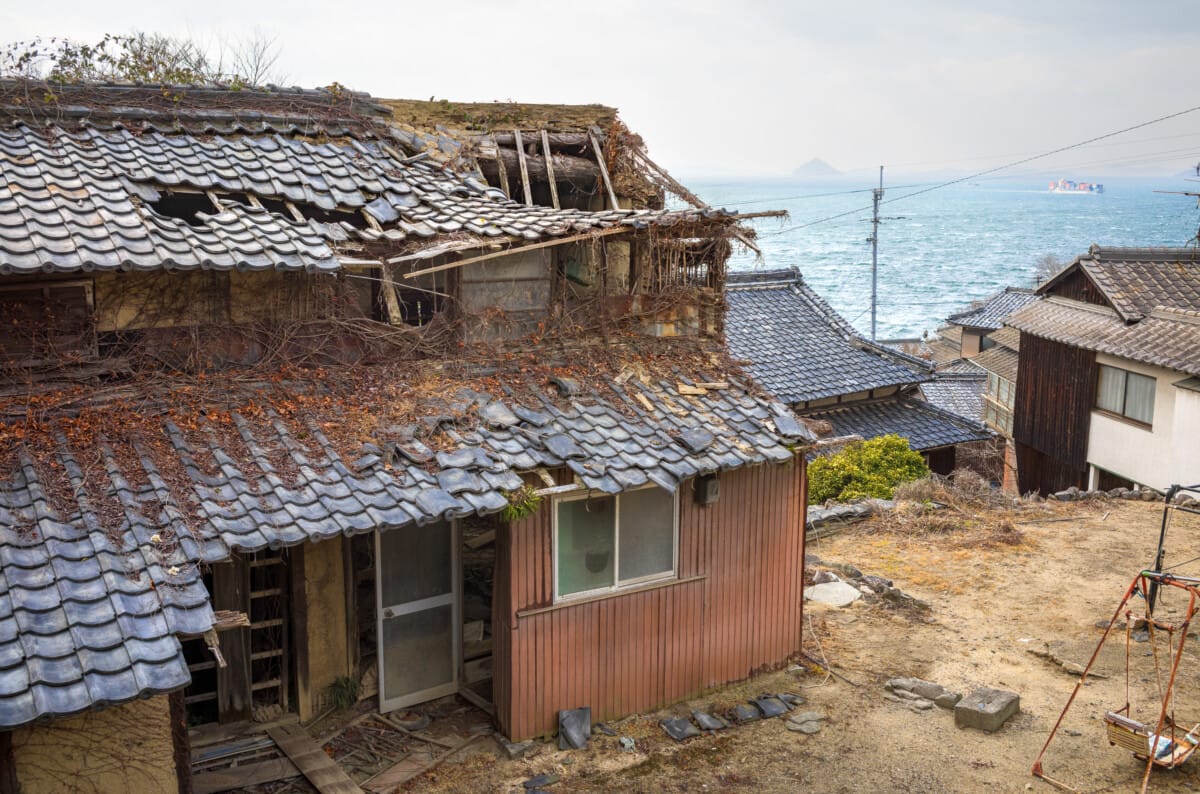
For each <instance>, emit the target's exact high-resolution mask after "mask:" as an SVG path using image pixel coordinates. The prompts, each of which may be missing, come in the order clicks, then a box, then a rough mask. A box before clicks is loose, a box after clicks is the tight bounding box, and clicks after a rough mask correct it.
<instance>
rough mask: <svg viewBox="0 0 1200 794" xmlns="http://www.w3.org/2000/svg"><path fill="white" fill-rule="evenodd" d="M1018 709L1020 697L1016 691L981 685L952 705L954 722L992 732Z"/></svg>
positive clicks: (963, 726)
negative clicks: (981, 686)
mask: <svg viewBox="0 0 1200 794" xmlns="http://www.w3.org/2000/svg"><path fill="white" fill-rule="evenodd" d="M1020 710H1021V697H1020V696H1019V695H1018V694H1017V693H1016V692H1009V691H1007V690H1003V689H991V688H989V687H983V688H981V689H976V690H975V691H973V692H971V694H969V695H967V696H966V697H965V698H963V699H962V700H960V701H959V702H958V704H957V705H956V706H955V707H954V724H955V725H957V726H958V727H960V728H978V729H979V730H981V731H986V732H987V733H992V732H994V731H998V730H1000V728H1001V726H1003V725H1004V723H1005V722H1007V721H1008V719H1009V717H1011V716H1013V715H1014V714H1016V713H1017V712H1018V711H1020Z"/></svg>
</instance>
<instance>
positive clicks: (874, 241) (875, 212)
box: [871, 166, 883, 342]
mask: <svg viewBox="0 0 1200 794" xmlns="http://www.w3.org/2000/svg"><path fill="white" fill-rule="evenodd" d="M871 194H872V196H873V200H872V202H871V204H872V205H873V209H872V211H871V341H872V342H874V341H875V306H876V298H877V296H878V288H879V202H880V201H881V200H882V199H883V166H879V187H877V188H875V189H874V190H872V191H871Z"/></svg>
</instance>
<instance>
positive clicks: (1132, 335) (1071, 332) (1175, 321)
mask: <svg viewBox="0 0 1200 794" xmlns="http://www.w3.org/2000/svg"><path fill="white" fill-rule="evenodd" d="M1008 324H1009V325H1011V326H1012V327H1013V328H1016V329H1018V330H1019V331H1022V332H1024V333H1028V334H1032V335H1034V336H1038V337H1042V338H1045V339H1050V340H1053V341H1055V342H1061V343H1063V344H1067V345H1073V346H1075V347H1081V348H1084V349H1085V350H1095V351H1097V352H1100V353H1108V354H1110V355H1113V356H1118V357H1120V358H1128V359H1131V360H1133V361H1140V362H1142V363H1144V364H1152V365H1155V366H1160V367H1166V368H1168V369H1174V370H1178V371H1180V372H1186V373H1188V374H1189V375H1200V311H1180V310H1174V309H1153V310H1151V311H1150V312H1149V314H1148V315H1147V316H1146V317H1145V319H1143V320H1141V321H1139V322H1136V323H1133V324H1126V323H1125V322H1123V321H1122V320H1121V318H1120V317H1119V316H1118V315H1117V313H1116V312H1115V311H1113V310H1112V309H1109V308H1108V307H1106V306H1094V305H1092V304H1086V303H1080V302H1078V301H1072V300H1066V299H1063V298H1057V297H1050V298H1047V299H1046V300H1043V301H1039V302H1038V303H1036V304H1033V305H1031V306H1027V307H1025V308H1024V309H1022V310H1021V311H1019V312H1016V313H1015V314H1013V315H1012V316H1010V317H1009V318H1008Z"/></svg>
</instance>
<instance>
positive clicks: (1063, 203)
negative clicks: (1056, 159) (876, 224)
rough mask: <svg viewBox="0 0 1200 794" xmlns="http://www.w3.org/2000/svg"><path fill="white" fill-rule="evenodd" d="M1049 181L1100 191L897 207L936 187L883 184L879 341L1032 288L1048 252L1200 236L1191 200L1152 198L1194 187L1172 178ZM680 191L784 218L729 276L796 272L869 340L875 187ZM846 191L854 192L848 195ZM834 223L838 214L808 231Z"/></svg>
mask: <svg viewBox="0 0 1200 794" xmlns="http://www.w3.org/2000/svg"><path fill="white" fill-rule="evenodd" d="M1058 176H1065V177H1066V178H1068V179H1075V180H1077V181H1079V180H1088V181H1098V182H1103V184H1104V193H1102V194H1098V195H1090V194H1062V193H1050V192H1049V191H1048V190H1047V184H1048V182H1049V181H1050V179H1049V177H1048V176H1047V177H1040V176H1036V177H1029V178H1021V179H1016V178H1006V179H1002V180H985V181H978V182H964V183H962V184H958V185H953V186H950V187H945V188H941V189H937V190H932V191H929V192H924V193H921V194H920V195H914V196H912V197H911V198H904V196H906V195H907V194H910V193H917V192H918V191H922V190H925V189H927V188H928V187H931V186H933V185H936V184H938V182H937V181H936V180H920V179H907V180H905V179H900V178H898V180H897V181H898V182H899V183H901V184H898V185H897V186H895V187H891V186H889V185H888V184H887V182H886V181H885V183H884V191H885V192H884V197H883V198H884V203H883V204H882V205H881V208H880V215H881V216H882V217H883V218H885V219H886V220H884V222H883V223H882V224H881V225H880V231H879V276H878V278H879V282H878V311H877V321H876V322H877V327H876V334H877V337H878V338H880V339H896V338H905V337H908V338H911V337H916V336H920V335H921V334H922V333H923V332H925V331H932V330H933V329H934V328H936V327H937V326H938V325H940V324H941V322H942V320H944V319H945V318H946V317H947V316H948V315H950V314H953V313H954V312H956V311H958V310H960V309H962V308H963V307H965V306H966V305H967V304H969V303H970V302H971V301H973V300H977V299H979V298H985V297H987V296H988V295H991V294H992V293H994V292H996V291H998V290H1001V289H1003V288H1004V287H1006V286H1020V287H1031V286H1035V285H1036V271H1037V263H1038V260H1039V259H1041V258H1043V257H1044V256H1046V255H1047V254H1049V255H1052V256H1054V257H1055V258H1057V259H1058V260H1059V261H1060V262H1061V263H1062V264H1067V263H1069V262H1070V261H1071V260H1072V259H1074V258H1075V257H1076V256H1078V255H1079V254H1082V253H1085V252H1086V251H1087V249H1088V246H1090V245H1091V244H1092V243H1099V244H1100V245H1106V246H1137V247H1143V246H1182V245H1186V244H1188V243H1189V241H1191V240H1193V239H1194V238H1195V236H1196V233H1197V227H1198V226H1200V210H1198V209H1197V204H1196V199H1195V198H1192V197H1188V196H1184V195H1172V194H1165V193H1159V192H1155V191H1156V190H1159V191H1162V190H1166V191H1185V190H1191V191H1193V192H1195V191H1196V190H1197V189H1200V185H1197V184H1196V183H1195V182H1189V181H1186V180H1184V179H1183V178H1181V177H1163V178H1158V179H1144V178H1143V179H1131V178H1124V179H1102V178H1098V177H1096V176H1094V175H1085V174H1060V175H1058ZM687 184H688V187H690V188H691V189H692V190H694V191H695V192H696V193H697V194H699V196H700V197H701V198H702V199H704V200H705V201H706V202H707V203H709V204H710V205H712V206H714V207H727V208H729V209H731V210H738V211H740V212H747V213H748V212H760V211H764V210H774V209H783V210H787V211H788V212H789V213H790V217H789V218H787V219H785V220H782V221H781V220H776V219H763V220H757V221H753V224H754V228H755V229H756V230H757V231H758V234H759V239H758V245H759V247H760V248H761V249H762V258H761V259H759V258H758V257H756V255H755V254H754V253H753V252H738V253H735V255H734V257H733V259H731V261H730V269H731V270H739V271H743V270H752V269H755V268H760V269H766V268H782V267H797V268H799V269H800V271H801V273H802V274H803V275H804V278H805V280H806V281H807V282H808V283H809V284H810V285H812V286H813V287H814V288H815V289H816V290H817V291H818V292H819V293H820V294H821V295H822V296H824V297H825V299H826V300H828V301H829V302H830V304H832V305H833V307H834V308H835V309H836V310H837V311H838V312H839V313H841V315H842V316H843V317H845V318H846V319H847V320H849V321H850V322H851V323H852V324H853V325H854V326H855V327H856V328H858V329H859V330H860V331H861V332H862V333H863V334H864V335H869V333H870V323H871V315H870V296H871V245H870V243H869V242H868V238H869V237H870V235H871V224H870V222H869V220H870V217H871V209H870V208H871V188H872V187H873V186H874V185H872V184H871V182H870V181H869V180H864V181H863V182H854V181H850V180H847V179H844V178H841V179H836V180H822V181H821V182H819V183H814V182H807V183H805V182H799V181H787V180H761V179H760V180H754V181H731V180H721V181H705V180H703V179H690V180H688V181H687ZM904 185H907V187H905V186H904ZM854 190H861V191H862V192H855V193H851V192H848V191H854ZM842 213H848V214H846V215H844V216H843V217H840V218H837V219H835V220H831V221H828V222H823V223H815V224H813V225H806V224H810V223H812V222H813V221H819V220H822V219H825V218H829V217H832V216H835V215H840V214H842ZM795 227H802V228H795Z"/></svg>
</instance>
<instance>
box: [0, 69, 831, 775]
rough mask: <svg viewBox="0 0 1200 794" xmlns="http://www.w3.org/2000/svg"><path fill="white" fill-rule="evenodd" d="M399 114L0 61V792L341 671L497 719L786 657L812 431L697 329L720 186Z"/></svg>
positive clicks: (294, 701) (96, 771) (518, 734)
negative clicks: (84, 79) (676, 196)
mask: <svg viewBox="0 0 1200 794" xmlns="http://www.w3.org/2000/svg"><path fill="white" fill-rule="evenodd" d="M438 104H439V103H431V110H432V111H437V112H439V113H441V112H445V108H444V107H432V105H438ZM526 110H527V112H533V111H529V110H528V108H527V109H526ZM394 112H395V111H394V108H392V109H389V108H388V107H386V106H384V105H381V104H379V103H376V102H374V101H373V100H371V99H370V98H369V97H366V96H364V95H360V94H355V93H352V92H349V91H345V90H344V89H336V90H318V91H301V90H298V89H297V90H288V91H280V90H275V91H271V92H263V91H258V90H255V89H244V90H240V91H231V90H225V89H220V88H212V87H180V88H159V87H153V88H151V87H138V86H98V85H79V86H69V85H68V86H59V85H54V86H49V85H31V84H27V83H2V84H0V318H3V328H4V330H3V332H2V333H0V374H2V380H0V770H2V771H0V792H4V793H5V794H8V792H12V791H16V790H17V788H18V787H19V788H20V790H21V791H23V792H25V794H34V792H41V791H60V790H63V789H64V788H74V789H78V790H94V791H114V790H136V791H176V790H179V789H180V788H183V789H187V787H188V780H189V779H190V778H189V775H190V764H189V751H188V746H189V745H188V735H189V729H195V728H196V726H201V725H204V724H207V723H229V722H235V721H240V720H247V719H252V718H254V717H255V716H256V715H260V714H267V715H270V714H278V713H279V712H281V711H282V712H295V713H296V714H298V716H299V718H300V720H301V721H302V722H304V721H307V720H309V719H310V718H312V717H313V716H314V715H317V714H319V713H321V712H322V711H324V710H325V709H326V708H327V706H328V705H329V704H330V702H331V698H332V691H331V686H332V685H334V684H335V683H336V682H338V681H339V680H341V679H344V678H349V679H354V680H361V681H363V682H364V683H365V684H366V685H367V686H368V687H372V683H371V682H375V683H374V685H373V688H375V689H377V692H378V708H379V709H381V710H390V709H396V708H400V707H403V706H408V705H412V704H416V703H421V702H423V701H426V700H429V699H431V698H435V697H439V696H442V695H445V694H449V693H456V692H461V693H463V694H464V696H465V697H467V698H469V699H470V700H471V701H472V702H474V703H478V704H481V705H483V706H485V707H486V708H487V709H489V710H491V711H492V712H493V713H494V720H495V724H496V726H497V728H498V729H499V730H500V731H501V732H503V733H504V734H505V735H507V736H509V737H511V738H512V739H523V738H526V737H530V736H534V735H539V734H543V735H544V734H549V733H553V732H554V730H555V728H556V714H557V712H558V711H559V710H561V709H568V708H576V707H579V706H590V707H591V709H592V714H593V716H594V717H595V718H596V719H606V718H612V717H616V716H619V715H624V714H628V713H631V712H634V711H637V710H642V709H648V708H651V707H654V706H657V705H660V704H664V703H667V702H670V701H673V700H676V699H679V698H682V697H685V696H687V695H690V694H693V693H696V692H699V691H701V690H703V689H705V688H708V687H712V686H715V685H719V684H722V683H724V682H728V681H732V680H736V679H741V678H744V677H746V676H747V675H749V674H751V673H752V672H753V671H755V670H759V669H762V668H764V667H769V666H772V665H779V664H782V663H784V662H785V660H787V659H788V658H789V656H790V655H792V654H794V653H796V652H797V651H799V649H800V632H801V604H802V595H801V585H802V581H801V571H802V567H803V565H802V561H803V554H804V537H803V526H804V504H805V457H804V450H805V449H806V448H807V447H806V445H807V444H808V443H809V442H810V441H811V440H812V436H811V434H810V433H809V432H808V430H807V429H806V427H805V426H804V425H803V424H802V423H800V422H798V421H797V420H796V419H795V418H794V416H793V415H792V414H791V412H790V411H789V410H788V409H787V408H786V406H784V405H782V404H780V403H778V402H775V401H773V400H771V399H769V398H767V397H764V396H763V395H761V393H759V392H757V391H756V390H754V389H753V388H751V387H749V386H747V385H743V382H742V381H740V380H739V372H740V371H739V369H738V368H737V367H736V366H735V365H734V364H733V363H732V361H731V360H730V359H729V357H728V356H727V355H726V354H725V351H724V347H723V344H722V340H721V334H720V326H721V322H722V305H723V299H724V287H725V260H726V257H727V256H728V253H729V251H730V245H731V240H736V239H737V238H738V237H739V236H745V235H746V232H745V231H744V230H743V229H742V228H740V227H739V226H738V225H737V222H738V219H737V217H735V216H731V215H729V214H727V213H723V212H715V211H712V210H709V209H707V208H704V207H699V208H695V209H689V210H683V211H666V210H664V209H662V207H663V204H664V201H663V194H662V191H661V188H660V187H658V181H665V179H666V178H665V177H663V175H662V173H661V169H655V168H651V167H650V166H647V165H646V164H645V162H644V161H645V160H646V158H645V157H644V153H642V152H640V150H639V152H638V153H636V154H630V153H629V150H628V149H627V148H626V149H623V148H622V147H627V146H629V145H630V144H629V141H628V139H622V140H617V139H616V137H615V136H613V137H608V138H607V140H606V139H605V138H604V137H602V136H603V135H604V134H605V132H606V131H605V130H596V129H586V132H587V135H586V138H587V145H586V148H583V149H580V150H576V153H577V154H578V153H580V152H581V151H585V152H591V156H592V159H593V160H594V162H595V177H596V178H595V179H592V181H588V180H587V179H585V178H584V177H583V176H582V175H581V174H580V173H574V172H571V173H570V174H568V172H567V169H566V168H565V167H563V166H560V162H561V161H560V158H559V152H558V150H557V149H556V143H555V139H554V138H552V137H550V135H549V133H548V132H547V133H545V134H541V133H540V130H545V129H546V124H545V123H544V122H541V123H539V122H535V124H534V125H532V129H530V127H528V126H522V124H521V120H520V119H515V120H510V119H506V120H505V122H506V123H509V122H511V124H510V126H512V127H513V128H514V130H516V134H514V135H513V136H512V137H513V140H515V141H517V146H516V148H515V149H512V150H511V151H512V153H513V155H514V156H515V160H516V163H515V167H510V166H514V163H513V162H512V160H513V159H514V156H510V154H507V153H506V152H507V151H509V149H508V144H507V139H505V138H504V137H503V136H502V135H497V134H495V132H494V131H493V130H488V134H489V135H490V136H491V138H492V140H491V141H490V142H491V143H492V144H494V146H495V147H498V148H494V149H492V150H491V151H490V156H491V160H492V161H493V165H494V164H495V162H500V163H502V164H504V166H505V167H504V169H502V170H499V171H497V170H496V169H495V168H494V167H493V168H491V169H489V167H488V166H487V160H488V156H489V153H488V152H482V153H481V150H479V149H475V150H474V152H473V153H472V151H471V150H470V149H469V148H468V149H465V150H462V151H459V152H458V154H457V155H455V159H454V160H453V161H451V160H449V159H439V158H438V157H435V156H432V155H431V153H430V151H429V145H428V143H429V140H430V139H432V138H435V137H437V135H435V134H433V133H434V132H436V130H434V129H431V128H425V129H424V132H423V135H424V137H420V138H418V137H415V136H414V133H413V131H412V129H406V128H405V127H404V126H402V125H401V126H397V121H396V116H394V115H393V114H394ZM439 123H440V122H439ZM588 126H591V125H590V124H589V125H588ZM613 129H615V127H612V126H610V128H609V130H608V131H607V132H611V131H612V130H613ZM524 133H528V134H529V135H530V136H532V137H533V141H534V143H536V142H538V141H540V142H541V144H542V145H543V147H545V148H544V149H543V151H545V152H548V153H549V154H550V157H548V158H544V162H543V165H544V166H545V168H544V169H543V170H538V168H537V167H536V166H534V167H533V169H532V171H531V170H530V162H529V154H528V151H527V149H525V148H523V147H522V145H521V140H522V138H521V135H522V134H524ZM439 134H440V133H439ZM443 137H446V138H447V140H450V139H451V138H452V136H450V135H449V134H446V135H444V136H443ZM454 140H457V141H460V142H462V141H464V140H466V138H465V137H462V136H460V137H458V138H455V139H454ZM466 142H467V144H471V141H469V140H466ZM562 145H563V146H567V145H570V146H579V147H584V144H583V142H582V139H578V138H572V139H570V142H569V143H562ZM447 147H448V148H450V149H455V148H456V147H455V146H454V145H452V144H447ZM564 156H565V155H564ZM478 158H482V160H480V159H478ZM480 163H482V169H481V170H482V174H481V173H480V171H479V170H476V166H477V165H479V164H480ZM522 163H524V164H523V165H522ZM574 165H575V166H578V164H574ZM578 167H579V168H581V169H582V166H578ZM556 168H557V169H559V170H558V171H556V172H555V173H554V174H551V173H550V172H551V169H556ZM636 168H642V169H643V172H644V173H646V174H648V176H646V177H645V178H644V179H642V180H641V181H640V182H639V181H638V180H637V179H636V178H635V177H634V175H633V174H634V169H636ZM624 169H630V170H629V171H628V172H627V171H626V170H624ZM583 170H588V169H583ZM514 171H515V173H514ZM527 171H528V172H529V173H528V176H527V175H526V172H527ZM506 172H507V174H506ZM543 173H544V174H545V178H541V176H542V174H543ZM588 173H589V174H590V173H591V171H590V170H589V171H588ZM606 173H607V176H606V175H605V174H606ZM614 173H615V174H619V175H621V176H620V177H619V179H624V180H626V182H627V183H628V184H630V185H634V184H636V185H639V186H640V187H639V188H638V189H639V190H640V191H641V192H640V193H638V194H637V195H634V196H632V197H628V196H627V197H624V198H622V197H621V196H620V195H617V194H616V192H615V191H616V190H618V189H620V185H621V184H622V183H621V182H619V181H618V182H617V183H615V184H614V182H613V176H614ZM535 174H536V176H535ZM589 178H590V177H589ZM539 179H540V181H539ZM547 180H548V181H547ZM506 181H507V183H508V184H507V193H508V194H509V195H512V196H514V197H519V198H509V195H506V191H505V188H504V184H503V183H504V182H506ZM514 183H515V184H519V185H521V188H520V189H519V190H518V189H516V188H514ZM630 189H631V190H632V188H630ZM694 203H699V202H694ZM464 625H465V626H466V627H467V628H466V630H465V631H464ZM118 736H119V737H120V740H119V741H114V737H118Z"/></svg>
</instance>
